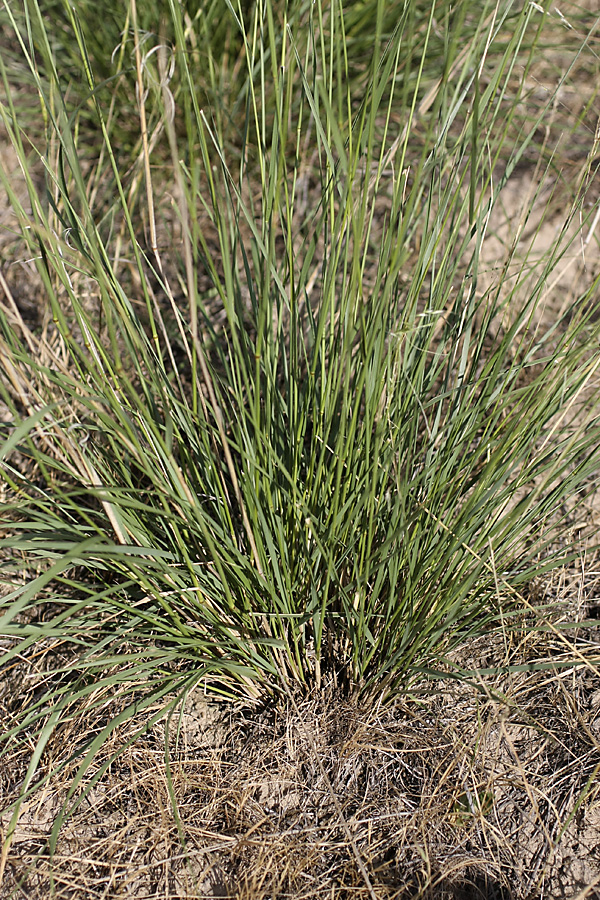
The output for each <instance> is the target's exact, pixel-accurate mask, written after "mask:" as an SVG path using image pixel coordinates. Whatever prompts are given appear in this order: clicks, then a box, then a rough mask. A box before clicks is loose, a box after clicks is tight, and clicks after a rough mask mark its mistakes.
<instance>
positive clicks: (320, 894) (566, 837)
mask: <svg viewBox="0 0 600 900" xmlns="http://www.w3.org/2000/svg"><path fill="white" fill-rule="evenodd" d="M550 589H551V590H553V591H554V592H555V593H556V592H558V591H560V592H561V598H560V599H561V604H560V608H561V616H562V617H563V619H564V617H565V616H566V615H567V612H566V611H569V610H570V612H571V614H572V615H577V616H579V617H581V613H582V612H584V613H585V611H586V609H587V611H588V612H589V613H590V614H591V615H592V616H594V615H596V616H597V593H596V575H595V573H594V571H593V565H592V564H591V563H590V564H589V565H588V571H587V572H586V573H585V579H584V578H582V577H581V573H580V574H579V576H578V577H575V575H574V574H573V573H572V574H571V575H570V576H569V577H567V573H563V575H562V581H559V582H558V583H557V584H556V585H554V587H552V586H550ZM546 594H548V586H547V590H546ZM594 604H596V605H594ZM570 640H571V641H574V642H576V645H577V647H578V648H579V650H580V652H582V653H583V654H584V655H585V654H587V653H588V651H589V649H590V647H592V649H593V645H594V640H596V647H597V636H596V638H594V629H590V628H588V629H587V630H586V629H583V628H582V629H578V630H577V632H576V633H571V634H570ZM506 652H507V648H506V647H505V646H504V644H503V642H502V640H501V639H498V640H496V641H495V643H488V644H487V645H483V644H482V642H481V641H480V642H479V643H478V644H475V645H472V646H471V647H470V648H468V652H465V655H464V657H463V662H464V663H465V664H467V665H473V664H474V663H476V662H478V661H479V662H481V661H482V660H483V659H485V661H486V664H487V665H488V666H489V665H492V666H493V665H496V664H500V663H502V662H504V660H505V658H506ZM553 655H554V657H555V658H556V661H557V663H559V662H560V659H561V658H562V656H563V655H564V647H563V645H562V643H561V642H560V641H559V640H558V639H557V637H556V636H555V635H554V634H553V633H552V632H542V633H538V634H536V635H534V636H533V637H532V636H531V634H529V636H528V638H527V640H525V632H524V639H523V641H522V642H521V643H520V644H517V645H515V646H513V647H512V650H511V662H512V663H515V661H516V660H517V659H518V660H519V661H520V663H522V664H526V663H528V662H534V661H537V660H539V659H540V658H546V659H548V658H552V656H553ZM34 663H35V661H34V660H29V661H27V660H23V662H22V671H21V672H19V673H15V672H13V677H12V679H11V684H10V685H8V684H6V683H5V685H4V690H3V696H2V703H3V707H4V708H3V711H2V717H3V720H4V721H9V720H10V717H11V714H13V713H14V711H15V703H16V700H17V698H16V696H15V693H16V691H15V688H16V685H17V684H20V685H21V699H22V700H23V701H24V702H25V703H30V702H31V693H30V692H28V691H27V690H26V685H27V684H28V683H31V682H32V681H33V679H32V678H31V675H32V670H33V668H34ZM35 664H36V665H37V666H38V672H39V671H40V669H41V665H40V662H39V660H38V661H37V663H35ZM19 676H20V678H19ZM296 704H297V705H296V708H294V707H292V706H284V707H282V708H280V709H278V710H274V711H273V710H271V711H267V710H263V711H260V710H254V711H252V710H248V709H246V710H238V711H232V710H230V711H227V710H225V709H219V708H218V707H216V706H214V705H207V704H206V703H205V701H204V698H203V697H202V695H201V694H198V695H193V696H191V697H190V698H189V699H188V703H187V706H186V709H185V711H184V712H183V714H181V715H180V716H179V715H178V716H174V717H173V718H172V720H171V722H170V726H169V735H168V740H167V738H166V734H165V730H166V729H165V726H164V725H158V726H154V727H153V728H151V729H150V730H149V731H148V732H147V733H146V734H144V735H143V736H142V737H141V738H140V739H138V740H137V742H136V743H135V744H134V745H132V746H130V747H129V748H127V749H126V750H125V751H124V752H123V753H122V754H121V755H120V756H118V758H117V759H116V760H115V761H114V762H113V763H111V765H110V766H109V767H108V769H107V771H106V772H105V773H104V775H102V777H101V778H100V779H99V780H98V782H97V783H96V784H94V785H93V786H91V788H90V789H89V792H88V793H87V795H86V796H83V793H84V792H81V793H80V796H81V797H82V798H83V799H81V802H80V804H79V805H78V806H77V807H76V809H75V810H74V812H73V814H72V815H71V816H70V817H69V818H68V819H67V821H66V822H65V824H64V825H63V827H62V829H61V831H60V835H59V839H58V842H57V846H56V851H55V853H54V854H53V855H51V854H50V853H49V848H48V837H49V834H50V831H51V828H52V824H53V822H54V821H55V816H56V813H57V811H58V809H59V807H60V805H61V803H62V802H64V799H65V797H66V794H67V790H68V786H69V783H70V779H71V778H72V776H73V774H74V771H75V765H76V764H75V763H74V762H71V763H69V764H68V765H67V766H66V768H65V769H64V770H63V771H62V772H61V774H60V775H56V774H55V775H51V777H50V778H49V780H48V782H47V784H46V785H45V786H44V787H43V788H42V789H40V791H39V793H38V794H37V795H36V796H35V797H34V798H33V799H32V800H31V802H30V803H29V804H28V805H27V806H26V808H25V810H24V813H23V815H22V816H21V819H20V822H19V826H18V829H17V831H16V834H15V836H14V840H13V843H12V846H11V848H10V852H9V855H8V859H7V866H6V872H5V879H4V884H3V886H2V889H1V894H0V896H2V897H3V898H4V897H5V898H8V897H27V898H31V900H37V898H40V900H41V898H45V897H50V896H54V897H56V898H61V900H62V898H70V900H76V898H81V900H83V898H86V900H87V898H117V897H135V898H150V897H165V898H167V897H169V898H183V897H185V898H197V900H200V898H214V897H230V898H236V900H272V898H284V897H285V898H294V900H301V898H306V900H309V898H315V900H316V898H323V900H325V898H327V900H342V898H360V897H364V898H367V897H369V898H372V897H377V898H392V897H393V898H398V900H401V898H409V897H410V898H417V897H418V898H423V900H425V898H436V900H437V898H439V900H445V898H447V900H459V898H460V900H467V898H469V900H475V898H494V900H508V898H511V900H526V898H527V900H529V898H538V897H539V898H542V897H552V898H573V897H574V896H575V895H578V896H579V897H580V898H581V900H583V898H590V900H592V898H594V897H599V896H600V888H599V883H598V878H599V876H600V853H599V851H598V848H599V847H600V789H599V785H600V779H599V778H598V777H597V776H598V772H599V771H600V677H599V674H598V671H597V670H596V669H594V667H593V666H579V667H577V668H573V667H571V668H563V669H561V668H557V669H555V670H546V671H542V672H539V671H538V672H532V671H524V672H519V673H515V674H512V675H499V676H496V677H488V678H487V679H486V680H485V681H484V680H480V682H479V683H476V681H475V680H473V681H472V682H455V681H452V680H448V681H447V682H443V683H438V685H437V686H436V685H432V684H423V685H422V689H421V690H420V691H417V692H415V693H414V694H413V695H412V696H411V697H407V698H405V699H404V700H402V701H401V702H398V703H396V704H395V705H394V706H392V707H389V708H378V707H377V706H376V705H375V706H373V707H371V708H364V707H360V706H358V705H356V703H354V702H352V701H351V700H349V699H348V698H344V697H340V696H335V695H333V693H330V694H329V695H327V693H326V692H325V693H323V694H322V695H319V696H312V697H305V698H297V699H296ZM116 711H117V710H115V709H110V708H107V707H106V706H104V707H100V708H97V709H95V710H88V711H86V710H81V712H80V715H79V717H78V718H77V719H76V720H75V721H74V722H73V723H72V724H71V725H70V726H66V727H65V728H63V730H62V731H61V732H60V733H57V734H56V736H55V738H54V739H53V741H52V742H51V744H50V745H49V746H48V749H47V751H46V753H45V756H44V758H43V761H42V770H43V773H48V774H51V773H52V771H55V770H56V768H57V767H58V765H59V763H60V762H62V761H65V760H66V759H67V758H68V756H69V755H70V753H71V752H72V750H73V748H74V746H75V744H76V742H77V741H78V740H79V739H81V736H82V735H86V736H89V735H90V734H92V733H93V732H94V731H95V730H96V729H98V728H99V727H100V726H101V725H102V724H103V723H104V722H106V720H107V718H108V717H109V716H110V715H111V714H114V713H115V712H116ZM140 725H143V721H142V720H139V721H137V722H135V723H129V724H128V726H127V729H126V730H125V729H121V730H116V731H115V732H114V733H113V735H112V737H111V739H110V741H109V742H108V743H107V744H106V746H105V747H104V748H103V750H102V751H101V754H100V755H99V757H98V758H97V759H96V761H95V763H94V767H93V769H91V770H90V771H89V772H88V773H87V775H86V783H85V784H84V785H82V788H85V787H86V785H87V786H88V787H89V785H90V783H91V780H92V778H93V776H94V773H95V772H98V771H99V769H100V767H101V765H102V763H103V762H104V761H105V760H108V759H109V757H110V756H111V755H112V754H114V753H115V752H116V751H117V750H118V749H119V748H120V747H123V746H124V745H125V744H126V742H127V738H128V737H129V736H130V735H131V734H132V729H133V728H134V727H136V726H137V727H139V726H140ZM166 743H168V745H169V754H168V766H167V762H166V759H165V744H166ZM315 750H316V751H317V752H318V758H319V760H317V759H316V756H315ZM27 755H28V748H27V747H23V748H22V750H21V751H20V752H19V753H16V752H15V753H14V754H13V755H12V756H7V757H5V758H4V760H3V764H2V773H1V774H2V783H3V798H4V801H5V803H6V802H9V801H10V800H11V799H13V798H14V796H15V794H16V791H17V790H18V786H19V783H20V781H21V779H22V777H23V775H24V771H25V767H26V764H27ZM319 761H320V764H319ZM332 791H333V794H334V795H335V798H334V797H333V796H332ZM172 798H174V799H175V801H176V803H175V810H176V811H174V806H173V803H172ZM339 809H341V812H342V815H343V819H344V822H342V821H341V820H340V815H339ZM7 821H8V819H7V817H6V816H5V817H4V819H3V822H4V825H5V826H6V823H7ZM348 830H349V832H350V834H351V836H352V839H353V842H354V849H353V847H352V846H351V844H350V842H349V839H348ZM357 855H358V858H359V859H360V862H361V863H362V865H363V867H364V868H365V869H366V871H367V873H368V880H369V882H370V885H369V884H368V883H366V881H365V878H364V876H363V874H361V869H360V864H359V861H358V859H357ZM578 892H579V894H578Z"/></svg>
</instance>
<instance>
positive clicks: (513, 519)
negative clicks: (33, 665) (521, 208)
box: [0, 0, 600, 797]
mask: <svg viewBox="0 0 600 900" xmlns="http://www.w3.org/2000/svg"><path fill="white" fill-rule="evenodd" d="M54 6H55V4H48V5H46V4H44V3H39V2H37V0H27V2H26V3H25V4H24V5H23V7H22V13H23V17H22V18H20V17H19V16H17V14H16V13H15V12H14V11H13V9H12V7H11V5H9V4H5V7H4V14H3V15H4V22H5V28H7V29H12V30H13V35H14V45H15V46H18V47H19V48H20V50H19V52H20V54H21V57H22V61H23V62H24V63H25V65H26V66H27V67H28V71H29V78H30V80H31V82H32V83H33V84H35V87H36V89H37V91H38V94H39V101H40V104H41V111H42V117H43V121H44V123H45V129H44V134H43V135H40V134H39V133H37V134H36V127H35V125H34V124H31V123H30V122H29V121H28V120H27V119H26V118H22V116H23V115H24V114H23V113H21V112H19V110H18V108H17V107H16V106H15V104H14V103H13V100H12V96H13V95H12V93H11V73H10V71H7V70H6V69H5V68H3V70H2V75H3V79H4V84H5V87H6V88H7V101H6V103H5V104H4V105H3V106H2V107H1V111H2V118H3V122H4V126H5V128H6V131H7V134H8V137H9V139H10V141H11V142H12V144H13V147H14V148H15V151H16V154H17V157H18V160H19V163H20V166H21V170H22V175H23V178H24V181H25V185H26V192H27V199H26V200H24V199H23V198H22V197H21V195H20V194H19V192H18V191H17V190H16V189H15V187H14V185H13V183H12V181H11V180H10V179H9V178H8V177H7V176H6V175H5V176H4V185H5V188H6V190H7V193H8V195H9V197H10V200H11V203H12V207H13V211H14V214H15V216H16V218H17V220H18V223H19V225H20V227H21V229H22V240H23V246H24V247H25V248H26V250H25V253H26V254H27V256H29V257H30V258H31V259H32V260H35V265H36V269H37V273H38V277H39V282H40V286H41V290H42V291H43V295H44V302H45V304H46V307H45V312H44V316H45V318H44V323H43V326H40V327H37V328H34V327H31V328H30V327H29V326H28V325H27V323H26V322H25V321H24V320H23V317H22V316H21V315H20V313H19V310H18V307H17V305H16V304H13V305H11V303H10V302H8V301H7V303H6V304H5V306H4V307H3V309H2V312H1V315H0V326H1V329H2V331H1V338H0V341H1V343H0V352H1V354H2V358H3V363H4V373H5V374H4V377H3V379H2V381H1V382H0V390H1V391H2V402H3V404H4V407H5V409H6V410H7V416H6V419H7V425H6V427H5V430H4V433H5V438H4V443H3V446H2V451H1V452H2V457H3V470H2V478H3V482H4V485H5V496H6V499H5V502H4V504H3V520H4V521H5V522H10V526H9V528H7V530H6V531H5V533H4V536H3V538H2V546H3V548H4V549H5V551H6V553H7V555H6V560H7V562H6V567H7V572H11V573H14V571H15V568H19V569H20V570H21V572H22V573H23V574H24V575H25V577H24V578H23V579H22V580H21V581H20V582H19V583H15V584H14V585H12V586H11V588H10V590H9V591H8V593H7V594H6V596H5V597H4V598H3V601H2V617H1V618H0V623H1V630H2V634H3V635H4V638H5V639H8V642H9V643H7V645H6V650H5V654H4V663H5V665H10V664H11V663H12V661H14V659H15V658H16V657H17V656H19V655H23V654H25V655H27V654H29V653H31V652H34V651H35V648H37V647H42V646H43V647H47V646H48V644H49V643H51V644H53V645H55V646H56V647H57V648H59V651H60V653H61V654H62V656H61V658H60V660H59V661H58V663H57V665H56V668H55V670H54V671H53V672H52V673H51V674H49V675H48V680H47V683H46V685H45V686H44V687H43V688H41V690H40V694H39V696H37V697H36V698H35V699H34V700H33V701H32V703H31V704H30V706H29V708H28V709H27V711H26V712H25V713H24V714H23V715H21V716H19V718H18V720H17V721H15V722H14V723H11V725H10V727H9V729H8V733H7V740H8V741H9V742H11V741H12V742H14V741H16V740H19V739H24V736H25V735H28V736H29V735H35V738H34V742H35V747H36V749H35V752H34V754H33V758H32V761H31V765H30V767H29V770H28V773H27V775H26V777H25V779H24V782H23V789H22V793H21V796H22V797H24V796H27V791H28V790H29V789H30V788H31V786H32V785H33V784H34V783H35V772H36V767H37V765H38V763H39V759H40V757H41V754H42V752H43V748H44V746H45V743H46V741H47V740H48V739H49V736H50V735H51V733H52V732H53V730H54V729H55V728H56V727H57V726H58V725H59V723H61V722H64V721H66V720H68V719H69V717H71V716H73V715H76V711H77V705H78V703H82V702H85V703H86V704H88V706H89V705H91V706H94V705H97V706H98V708H100V707H101V705H102V704H104V703H105V702H106V698H107V697H109V696H110V697H114V696H115V695H117V696H122V698H123V710H122V712H121V713H120V714H119V716H117V717H116V718H113V719H112V720H111V721H110V722H109V723H108V724H106V726H105V727H104V728H101V729H99V731H98V733H97V734H94V735H93V736H91V737H90V738H89V740H88V741H87V742H84V745H83V746H82V747H79V748H77V753H79V754H87V755H86V756H85V761H84V763H83V764H82V768H81V769H80V770H79V774H78V775H77V777H76V778H75V781H74V785H73V791H75V789H76V787H77V783H78V780H79V779H80V778H81V777H82V775H83V772H84V771H85V769H86V767H87V766H88V765H89V764H90V761H91V759H92V758H93V755H94V753H95V752H96V751H97V750H98V748H99V747H100V746H101V745H102V744H103V742H105V741H106V740H107V737H108V736H109V734H110V732H111V731H112V730H113V729H114V728H115V727H117V725H120V724H121V723H122V721H123V720H124V719H126V718H127V717H128V716H132V715H133V714H134V713H135V712H139V711H140V710H142V709H144V708H148V709H149V710H150V709H151V710H152V712H151V713H149V716H150V717H151V719H154V718H158V717H159V716H160V715H162V714H163V713H164V711H165V710H168V709H170V708H172V707H173V706H174V704H175V703H176V702H177V701H178V700H179V699H181V697H182V696H185V695H186V694H187V692H189V691H190V690H191V689H192V688H193V687H195V686H196V685H198V684H203V685H204V686H205V688H206V690H207V691H208V692H212V693H213V694H217V695H220V696H224V697H229V698H233V697H237V698H243V699H244V700H251V701H257V700H259V699H264V698H269V697H277V696H278V695H281V694H285V693H287V692H289V691H290V690H292V691H293V690H295V689H296V688H299V689H302V690H305V691H309V690H312V689H314V688H319V687H320V686H322V684H323V683H324V681H325V680H329V679H334V680H335V681H336V683H337V684H338V685H339V686H341V687H343V688H344V689H345V690H347V691H349V692H352V693H356V694H359V695H360V696H361V697H362V699H363V700H365V699H367V698H372V697H374V696H378V697H384V698H389V697H392V696H394V694H395V693H397V692H398V691H399V690H406V689H408V688H409V686H410V685H411V684H412V683H413V682H414V681H415V679H417V678H422V677H423V676H424V675H432V674H436V673H437V674H440V673H441V672H447V671H448V667H449V666H450V662H449V653H450V652H451V651H452V650H453V649H455V648H456V647H459V646H460V645H461V644H462V643H464V642H465V641H466V639H467V638H469V637H470V636H475V635H482V634H486V633H488V632H491V631H494V630H496V629H499V628H500V629H504V630H505V633H506V632H508V631H509V630H510V628H511V623H512V622H513V621H517V620H520V617H521V616H522V614H523V612H524V609H525V607H526V606H527V603H526V601H525V599H524V595H525V593H526V591H527V588H528V585H529V584H530V583H531V582H532V581H533V580H534V579H536V578H539V577H540V576H541V575H542V574H544V573H545V572H547V571H549V570H550V569H552V568H553V567H557V566H559V565H562V564H564V562H565V560H567V559H569V558H570V556H571V555H572V554H573V552H574V547H575V545H574V543H573V541H571V540H569V539H565V528H566V524H568V523H569V522H570V519H569V516H571V515H572V512H573V509H574V507H575V506H576V505H577V502H578V500H579V499H580V498H581V497H582V496H583V494H584V493H585V492H587V491H589V490H590V487H591V485H592V483H593V480H594V479H595V478H596V477H597V471H598V461H599V460H598V446H599V438H600V424H599V422H600V420H599V419H598V410H597V396H598V395H597V392H596V391H594V386H595V383H596V372H597V369H598V366H599V364H600V356H599V354H598V350H597V347H598V337H599V331H600V325H599V323H598V317H597V309H596V303H595V300H594V297H595V292H596V290H597V283H596V280H595V279H590V280H589V283H588V284H587V285H586V286H585V288H584V289H583V290H582V291H581V292H580V293H579V294H578V295H577V296H576V297H575V298H574V299H573V302H572V303H570V305H569V308H568V309H564V310H562V311H559V313H558V314H556V315H554V316H553V317H552V319H551V321H548V317H547V316H545V314H544V307H545V303H546V301H547V296H546V289H547V285H548V282H549V280H551V279H552V278H553V277H554V275H553V273H555V272H556V270H557V267H558V266H559V265H560V264H561V262H562V261H563V260H566V259H567V257H568V255H569V254H572V253H573V252H574V249H573V248H574V247H577V246H578V244H577V241H578V240H579V238H578V237H577V234H578V233H579V229H580V227H583V226H580V225H579V223H580V221H583V222H584V223H587V224H588V225H589V224H591V219H590V215H589V212H588V211H587V210H586V207H585V194H584V192H583V190H580V191H579V193H578V192H577V191H575V193H574V199H573V201H572V205H571V207H570V209H569V211H568V214H567V216H566V224H565V227H564V229H563V231H562V232H561V233H559V234H557V235H556V238H555V240H554V241H553V242H552V244H551V246H550V247H549V248H547V250H546V251H545V252H544V253H543V254H542V255H541V256H537V255H535V254H534V252H533V250H532V249H530V250H525V251H523V247H522V246H521V245H519V242H518V237H519V236H517V239H516V240H515V241H514V242H513V243H512V245H511V246H510V247H509V248H508V250H507V251H506V252H505V253H504V254H503V255H502V257H501V259H500V260H496V259H494V260H493V261H491V260H490V258H489V256H488V255H486V253H487V250H486V247H487V244H486V238H487V236H488V234H489V233H490V232H493V229H494V228H495V224H494V223H495V221H496V219H495V215H496V211H497V209H498V206H499V202H500V198H502V197H503V191H504V189H505V187H506V185H507V184H509V183H510V179H511V177H512V175H513V173H514V172H515V171H516V170H517V167H518V166H519V165H520V164H521V163H522V162H523V160H525V159H526V158H527V156H528V154H529V153H530V151H531V148H532V146H533V145H534V142H535V141H536V140H537V135H538V134H539V132H540V130H543V128H544V125H545V123H546V121H547V119H548V117H550V116H551V110H552V103H553V98H552V96H549V97H548V98H547V101H545V102H544V103H543V104H542V105H541V108H538V109H537V110H536V111H535V114H534V118H533V119H531V118H527V117H525V119H524V121H522V119H521V118H520V117H522V116H523V113H522V108H523V104H525V103H526V99H527V92H528V90H529V87H528V85H529V83H530V78H531V72H532V66H533V65H534V62H535V59H536V53H537V52H538V50H539V48H540V47H541V46H543V41H544V34H545V31H544V29H545V27H546V26H547V18H548V15H547V14H546V13H544V12H543V11H541V10H540V8H539V7H538V6H537V5H534V4H527V5H525V6H522V5H517V4H515V3H512V2H505V3H502V4H499V5H496V6H492V5H485V4H484V6H483V7H482V8H481V9H479V8H478V9H477V10H474V9H471V8H470V7H469V6H468V5H467V4H459V6H458V8H457V9H456V10H454V11H453V10H451V8H450V6H448V5H447V4H444V3H441V4H439V5H435V6H426V5H425V4H420V3H416V2H413V0H408V2H405V3H401V4H394V5H393V12H394V15H393V16H392V15H391V12H390V6H389V4H384V3H383V2H370V3H364V4H353V5H351V6H350V8H349V9H348V10H345V9H344V8H343V7H342V6H341V5H339V4H332V5H331V6H326V5H324V4H322V3H321V2H319V0H318V2H317V3H298V4H289V5H285V4H278V3H276V2H275V0H264V2H263V0H260V2H258V3H256V4H255V5H253V6H252V8H251V9H246V8H242V7H236V6H235V5H232V4H230V3H227V2H218V3H217V2H215V3H213V4H212V5H211V6H210V15H211V16H213V17H217V18H218V20H219V22H220V23H221V26H220V30H219V31H218V35H217V36H215V34H216V33H215V32H211V31H210V29H209V28H208V27H207V25H206V22H205V21H204V20H203V17H202V15H201V10H196V11H194V10H192V9H191V8H188V7H186V6H184V5H182V4H180V3H178V2H175V0H170V2H169V3H168V5H167V6H166V7H165V10H164V15H163V16H162V18H161V16H160V15H158V12H157V14H156V18H155V20H154V21H152V20H151V19H149V20H148V21H146V18H148V8H146V9H145V11H144V16H145V20H144V22H143V23H142V22H141V21H140V19H139V16H138V10H137V8H136V4H135V2H130V3H129V4H128V5H127V7H126V9H124V10H123V20H122V22H121V20H119V22H118V23H115V33H116V32H119V34H120V35H121V37H119V38H118V41H119V42H120V43H116V44H115V46H114V47H112V46H111V47H106V53H105V54H104V56H99V50H98V49H95V50H94V53H93V56H92V54H91V53H90V48H89V45H88V44H87V43H86V35H85V30H84V25H83V24H82V23H83V16H82V17H81V18H79V17H78V15H77V7H76V6H73V5H72V4H65V5H64V6H63V5H60V9H61V16H60V17H59V18H60V23H61V24H60V30H61V34H64V33H67V34H68V35H69V36H70V37H69V39H68V40H67V39H66V38H64V37H63V38H62V39H61V41H60V42H59V41H58V39H57V35H56V33H55V32H54V31H53V25H52V22H53V21H54V19H53V18H51V17H50V12H51V11H52V9H53V8H54ZM97 8H98V9H102V8H103V5H102V4H98V5H97ZM113 15H116V13H114V10H113ZM367 26H368V41H367V39H366V37H365V33H366V31H367ZM150 28H153V29H154V31H153V32H151V31H149V29H150ZM65 29H67V31H66V32H65V31H64V30H65ZM119 29H120V31H119ZM75 47H77V50H78V54H75V55H74V48H75ZM115 48H116V50H117V51H118V52H117V53H116V55H115V56H114V57H113V61H112V63H111V61H110V59H111V53H112V50H113V49H115ZM579 50H581V47H580V48H579ZM67 51H68V54H69V60H68V65H67V66H65V68H64V69H63V66H62V62H63V58H64V54H65V53H66V52H67ZM576 52H577V51H576ZM111 65H114V67H115V71H114V77H113V76H111V75H110V70H111ZM74 70H77V71H78V72H79V73H80V75H81V81H80V83H79V84H78V85H77V86H76V87H73V88H71V80H70V79H71V77H72V72H73V71H74ZM65 71H66V72H67V74H68V79H69V80H68V81H65V77H64V72H65ZM99 79H103V80H102V81H100V80H99ZM82 85H83V86H82ZM127 85H129V88H130V93H129V97H128V102H129V104H130V107H133V108H134V109H135V116H136V118H135V127H131V125H129V126H128V123H127V121H126V120H124V119H123V117H122V116H121V115H120V112H119V100H118V98H119V96H120V94H119V91H121V92H122V91H123V89H124V86H127ZM71 89H72V90H73V95H72V94H71ZM113 91H114V93H112V94H111V92H113ZM72 96H73V97H74V98H75V99H74V100H73V99H72ZM134 97H135V101H134V99H133V98H134ZM128 127H129V128H130V131H129V132H128ZM38 131H39V129H38ZM128 133H129V137H127V134H128ZM515 134H516V135H517V137H516V138H515ZM128 141H129V143H128ZM591 149H592V148H590V156H589V160H588V161H587V162H586V165H587V169H586V171H587V174H588V175H589V173H590V171H591V165H592V162H593V153H592V152H591ZM123 160H126V164H124V163H123ZM584 168H585V167H584ZM582 171H583V169H582ZM548 172H550V163H549V164H548V168H541V170H540V171H538V172H537V183H536V186H535V187H534V196H535V191H536V190H537V191H540V192H541V190H542V186H543V184H544V176H545V175H547V173H548ZM582 183H587V182H585V181H582ZM542 222H543V218H542V220H541V221H538V223H537V224H536V225H535V229H536V230H539V229H540V228H541V225H542ZM527 226H528V212H527V211H525V212H524V214H523V219H522V225H521V230H520V235H521V236H522V234H523V233H524V231H525V228H526V227H527ZM24 460H30V463H29V464H26V463H25V462H24ZM17 561H18V562H17ZM507 647H508V644H507ZM511 661H512V660H511V659H510V654H509V651H508V650H507V660H506V662H507V665H510V663H511ZM157 704H158V706H157ZM27 739H29V737H28V738H27ZM109 764H110V761H109V762H107V763H106V765H109Z"/></svg>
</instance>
